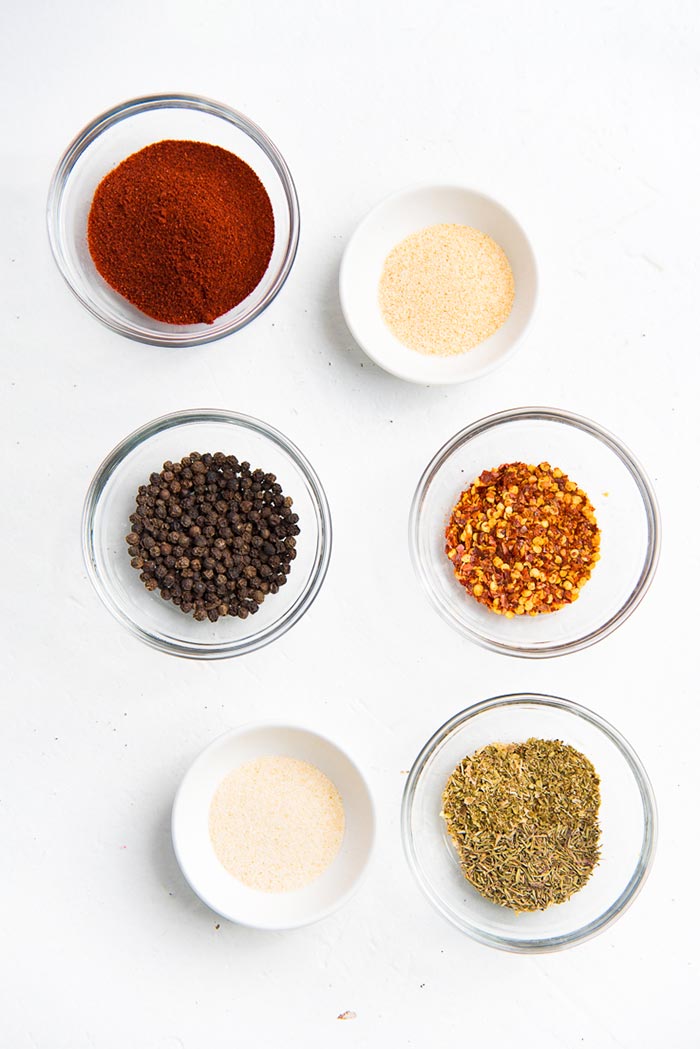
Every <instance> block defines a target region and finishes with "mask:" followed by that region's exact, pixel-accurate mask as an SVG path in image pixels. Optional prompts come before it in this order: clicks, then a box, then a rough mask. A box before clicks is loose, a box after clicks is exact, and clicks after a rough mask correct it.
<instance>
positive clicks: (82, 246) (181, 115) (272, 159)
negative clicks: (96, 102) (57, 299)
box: [47, 95, 299, 346]
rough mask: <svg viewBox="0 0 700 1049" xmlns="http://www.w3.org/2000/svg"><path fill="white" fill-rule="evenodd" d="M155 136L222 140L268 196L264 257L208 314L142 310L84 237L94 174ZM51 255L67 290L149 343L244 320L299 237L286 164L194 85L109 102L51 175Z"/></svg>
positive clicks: (283, 275) (279, 281) (186, 339)
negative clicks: (184, 321)
mask: <svg viewBox="0 0 700 1049" xmlns="http://www.w3.org/2000/svg"><path fill="white" fill-rule="evenodd" d="M164 139H181V140H189V141H197V142H208V143H210V144H212V145H215V146H220V147H221V148H223V149H226V150H229V151H230V152H231V153H234V154H235V155H236V156H238V157H240V158H241V160H243V161H245V163H246V164H248V165H249V166H250V167H251V168H252V169H253V171H254V172H255V173H256V174H257V176H258V178H259V179H260V181H261V182H262V184H263V186H264V187H265V190H266V191H267V194H268V196H269V198H270V202H271V204H272V210H273V214H274V222H275V239H274V247H273V251H272V257H271V259H270V262H269V264H268V267H267V270H266V271H265V274H264V276H263V278H262V280H261V281H260V283H259V284H258V285H257V287H256V288H255V289H254V290H253V291H252V292H251V294H250V295H248V297H247V298H245V299H244V300H243V301H242V302H240V303H239V304H238V305H237V306H235V307H234V308H233V309H232V310H229V312H228V313H225V314H223V315H222V316H220V317H218V318H217V319H216V320H215V321H214V322H213V324H188V325H180V324H165V323H163V322H161V321H158V320H154V319H153V318H151V317H148V316H146V314H144V313H142V312H141V311H140V310H138V309H137V308H136V307H135V306H132V305H131V303H130V302H128V301H127V300H126V299H125V298H123V297H122V296H121V295H119V294H118V293H117V292H116V291H114V289H113V288H111V287H110V286H109V284H107V283H106V281H105V280H103V278H102V277H101V276H100V274H99V273H98V271H97V269H96V267H95V264H94V262H93V260H92V257H91V255H90V252H89V250H88V245H87V235H86V232H87V220H88V214H89V212H90V205H91V203H92V199H93V196H94V193H95V190H96V189H97V186H98V185H99V183H100V182H101V181H102V179H103V178H104V177H105V175H107V174H108V173H109V172H110V171H112V169H113V168H115V167H116V166H117V165H118V164H120V163H121V162H122V161H123V160H125V159H126V158H127V157H128V156H130V155H131V154H133V153H136V152H138V151H139V150H141V149H143V148H144V147H145V146H148V145H151V144H152V143H154V142H160V141H162V140H164ZM47 223H48V232H49V241H50V243H51V249H52V251H53V255H54V258H55V260H56V264H57V265H58V268H59V270H60V271H61V273H62V275H63V277H64V279H65V281H66V283H67V284H68V286H69V288H70V289H71V291H72V292H73V293H74V295H75V296H76V298H78V299H79V300H80V302H81V303H82V304H83V306H85V308H86V309H87V310H89V312H90V313H91V314H92V315H93V316H94V317H96V318H97V319H98V320H100V321H102V323H103V324H105V325H106V326H107V327H108V328H111V329H112V331H116V332H119V333H120V334H121V335H126V336H127V337H128V338H130V339H136V340H137V341H139V342H145V343H150V344H152V345H155V346H197V345H201V344H203V343H208V342H213V341H215V340H216V339H221V338H223V337H224V336H226V335H230V334H231V333H232V332H235V331H238V330H239V329H240V328H242V327H244V326H245V325H246V324H248V323H250V321H252V320H253V319H254V318H255V317H257V316H258V314H259V313H261V312H262V311H263V310H264V309H265V307H266V306H268V305H269V304H270V303H271V302H272V300H273V299H274V298H275V296H276V295H277V293H278V292H279V290H280V288H281V287H282V285H283V284H284V282H285V280H286V279H287V276H288V275H289V271H290V270H291V267H292V264H293V262H294V257H295V255H296V250H297V244H298V240H299V202H298V199H297V193H296V189H295V187H294V182H293V181H292V176H291V174H290V172H289V168H288V167H287V164H286V163H285V160H284V158H283V157H282V155H281V153H280V152H279V150H278V149H277V147H276V146H275V145H274V143H273V142H271V141H270V139H269V138H268V137H267V135H266V134H265V132H264V131H262V130H261V129H260V128H259V127H258V126H257V125H256V124H254V123H253V122H252V121H250V120H248V118H247V117H245V116H243V114H242V113H238V112H237V111H236V110H234V109H230V108H229V107H228V106H224V105H222V104H221V103H219V102H212V101H210V100H209V99H205V98H199V97H197V96H194V95H158V96H152V97H147V98H140V99H135V100H133V101H130V102H125V103H124V104H123V105H120V106H116V107H115V108H114V109H111V110H110V111H109V112H107V113H103V114H102V115H101V116H99V117H97V118H96V119H95V120H93V121H92V122H91V123H90V124H89V125H88V126H87V127H86V128H85V129H84V130H83V131H81V133H80V134H79V135H78V136H77V137H76V138H75V139H74V140H73V142H71V144H70V145H69V146H68V148H67V150H66V151H65V153H64V155H63V157H62V158H61V160H60V162H59V164H58V167H57V168H56V171H55V173H54V176H53V180H52V182H51V187H50V190H49V197H48V204H47Z"/></svg>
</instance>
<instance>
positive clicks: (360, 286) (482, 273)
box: [339, 185, 537, 385]
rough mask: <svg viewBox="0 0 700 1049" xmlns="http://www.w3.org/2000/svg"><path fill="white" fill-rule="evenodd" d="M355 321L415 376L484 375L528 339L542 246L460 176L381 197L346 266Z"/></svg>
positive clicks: (345, 303) (368, 343)
mask: <svg viewBox="0 0 700 1049" xmlns="http://www.w3.org/2000/svg"><path fill="white" fill-rule="evenodd" d="M339 289H340V303H341V307H342V310H343V314H344V316H345V321H346V323H347V325H348V327H349V329H350V331H351V333H352V335H353V336H354V338H355V340H356V341H357V342H358V343H359V345H360V346H361V347H362V348H363V350H364V351H365V353H366V354H367V355H368V356H369V357H371V358H372V360H374V361H375V362H376V363H377V364H378V365H380V367H382V368H384V370H385V371H388V372H390V373H391V374H392V375H396V376H398V377H399V378H401V379H406V380H408V381H410V382H415V383H422V384H425V385H442V384H451V383H461V382H467V381H468V380H470V379H476V378H479V377H480V376H482V375H485V374H486V373H487V372H490V371H491V370H492V369H494V368H497V367H499V366H500V365H501V364H503V363H504V362H505V361H506V360H507V359H508V358H509V357H510V356H511V355H512V354H513V353H514V352H515V351H516V349H517V348H518V347H519V346H520V345H521V344H522V341H523V339H524V336H525V333H526V331H527V329H528V327H529V324H530V321H531V319H532V316H533V314H534V310H535V303H536V299H537V266H536V262H535V256H534V253H533V250H532V246H531V245H530V242H529V240H528V238H527V235H526V234H525V232H524V230H523V229H522V227H521V226H520V224H519V223H518V222H517V220H516V219H515V218H514V217H513V215H511V213H510V212H509V211H507V210H506V208H504V207H503V206H502V205H501V204H499V203H498V202H497V201H495V200H493V199H492V198H491V197H488V196H486V195H484V194H483V193H478V192H477V191H476V190H472V189H467V188H465V187H463V186H456V185H423V186H416V187H414V188H412V189H407V190H403V191H401V192H399V193H395V194H394V195H393V196H390V197H388V198H387V199H386V200H384V201H382V202H381V203H380V204H378V205H377V207H375V208H374V209H373V210H372V211H371V212H370V213H369V214H368V215H367V216H366V218H365V219H364V220H363V221H362V222H361V223H360V225H359V226H358V227H357V229H356V230H355V233H354V234H353V236H352V238H351V239H350V241H349V243H348V246H347V248H346V249H345V253H344V255H343V260H342V263H341V267H340V283H339Z"/></svg>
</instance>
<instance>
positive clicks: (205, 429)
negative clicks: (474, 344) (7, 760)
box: [82, 410, 332, 659]
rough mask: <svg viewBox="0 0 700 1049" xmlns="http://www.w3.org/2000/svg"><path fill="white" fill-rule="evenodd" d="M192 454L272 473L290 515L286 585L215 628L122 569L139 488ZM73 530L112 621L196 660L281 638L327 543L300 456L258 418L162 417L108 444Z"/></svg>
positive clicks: (307, 599)
mask: <svg viewBox="0 0 700 1049" xmlns="http://www.w3.org/2000/svg"><path fill="white" fill-rule="evenodd" d="M191 451H198V452H200V453H203V452H217V451H222V452H224V453H225V454H226V455H236V456H237V457H238V459H239V460H240V461H241V462H243V461H244V460H247V461H248V462H250V464H251V466H252V467H253V468H254V469H255V468H258V467H260V468H261V469H264V470H265V471H266V472H271V473H274V474H276V475H277V478H278V481H279V483H280V484H281V485H282V489H283V491H284V493H285V495H288V496H291V498H292V499H293V500H294V511H295V513H298V515H299V529H300V534H299V537H298V540H297V548H296V549H297V557H296V559H295V560H294V561H293V562H292V569H291V572H290V574H289V576H288V578H287V583H286V585H285V586H283V587H282V588H281V589H280V591H279V593H277V594H270V595H268V597H267V598H266V600H265V601H264V602H263V604H262V605H261V606H260V608H259V609H258V611H257V613H256V614H255V615H251V616H248V618H247V619H245V620H241V619H238V618H237V617H233V616H224V617H222V618H221V619H219V620H218V621H217V622H216V623H210V622H209V621H206V622H204V623H199V622H197V621H195V620H194V619H193V617H192V616H188V615H185V614H184V613H183V612H181V611H180V610H179V609H178V608H176V607H175V606H173V605H172V603H171V602H170V601H163V600H162V599H161V598H160V596H159V594H158V592H157V591H152V592H151V591H148V590H146V588H145V587H144V585H143V583H142V582H141V580H140V579H139V573H138V572H137V571H136V570H135V569H134V568H132V566H131V564H130V559H129V556H128V551H127V546H126V543H125V536H126V535H127V534H128V533H129V531H130V527H131V526H130V524H129V516H130V514H132V513H133V512H134V508H135V499H136V492H137V489H138V487H139V485H141V484H146V483H148V478H149V476H150V474H151V473H153V472H154V471H156V472H157V471H159V470H161V469H162V468H163V463H164V462H165V461H166V460H168V459H169V460H172V461H177V460H179V459H181V458H182V457H183V456H185V455H188V454H189V452H191ZM82 531H83V555H84V558H85V564H86V566H87V570H88V575H89V576H90V579H91V581H92V583H93V585H94V587H95V589H96V590H97V593H98V594H99V596H100V598H101V599H102V601H103V602H104V604H105V605H106V606H107V608H108V609H109V610H110V612H111V613H112V615H114V616H115V618H116V619H118V620H119V622H120V623H122V625H123V626H125V627H126V628H127V629H128V630H130V631H131V633H132V634H135V635H136V637H139V638H140V639H141V640H142V641H145V642H146V643H147V644H149V645H152V646H153V647H154V648H158V649H160V650H161V651H163V652H168V653H171V654H173V655H179V656H190V657H193V658H197V659H221V658H225V657H229V656H240V655H243V654H245V653H247V652H252V651H254V650H255V649H257V648H261V647H262V646H263V645H267V644H269V643H270V642H271V641H274V640H276V639H277V638H279V637H281V636H282V635H283V634H285V633H286V632H287V630H289V628H290V627H292V626H293V625H294V624H295V623H297V622H298V621H299V620H300V619H301V617H302V616H303V615H304V613H305V612H306V611H307V610H308V609H309V608H310V606H311V604H312V603H313V601H314V599H315V598H316V596H317V594H318V592H319V590H320V588H321V585H322V583H323V580H324V578H325V575H326V571H327V569H328V561H329V558H330V552H331V540H332V528H331V517H330V510H329V508H328V501H327V499H326V496H325V493H324V491H323V488H322V486H321V482H320V481H319V479H318V477H317V475H316V473H315V471H314V469H313V467H312V466H311V464H310V463H309V461H308V460H307V459H306V458H305V456H304V455H303V454H302V453H301V452H300V451H299V449H298V448H297V447H296V446H295V445H294V444H292V442H291V441H290V440H288V438H286V437H285V436H284V435H283V434H281V433H280V432H279V430H275V429H273V427H271V426H269V425H268V424H267V423H264V422H261V421H260V420H259V419H252V418H250V417H249V416H247V415H238V414H236V413H234V412H227V411H217V410H209V411H206V410H201V411H197V410H193V411H184V412H176V413H174V414H172V415H165V416H162V417H161V418H159V419H154V420H153V422H150V423H147V424H146V425H145V426H142V427H141V428H140V429H138V430H136V431H135V432H134V433H132V434H130V435H129V436H128V437H127V438H125V439H124V440H123V441H122V442H121V443H120V444H119V445H117V447H116V448H115V449H114V450H113V451H112V452H110V454H109V455H108V456H107V458H106V459H105V461H104V462H103V463H102V465H101V466H100V468H99V470H98V471H97V474H96V475H95V478H94V480H93V482H92V484H91V485H90V488H89V490H88V493H87V497H86V500H85V508H84V511H83V527H82Z"/></svg>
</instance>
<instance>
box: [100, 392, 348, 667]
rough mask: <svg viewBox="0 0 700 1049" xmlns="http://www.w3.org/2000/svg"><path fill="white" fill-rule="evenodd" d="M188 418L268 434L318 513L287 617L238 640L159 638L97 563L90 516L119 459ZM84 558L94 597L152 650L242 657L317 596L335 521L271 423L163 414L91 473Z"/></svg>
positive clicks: (210, 412)
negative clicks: (121, 600)
mask: <svg viewBox="0 0 700 1049" xmlns="http://www.w3.org/2000/svg"><path fill="white" fill-rule="evenodd" d="M191 422H224V423H231V424H233V425H235V426H242V427H244V428H245V429H248V430H251V431H253V432H254V433H257V434H259V435H261V436H262V437H265V438H267V439H268V440H270V441H272V442H273V443H274V444H276V445H277V446H278V447H279V448H281V449H282V451H283V452H285V453H286V454H287V455H288V456H289V457H290V458H291V459H292V461H293V462H294V464H295V465H296V466H297V468H298V469H299V471H300V472H301V474H302V476H303V477H304V480H305V482H306V484H307V487H308V490H309V493H310V496H311V500H312V502H313V503H314V505H315V508H316V511H317V513H318V517H319V522H320V523H319V530H318V553H317V556H316V558H315V566H314V568H313V571H312V572H311V575H310V577H309V580H308V582H307V583H306V586H305V587H304V589H303V590H302V591H301V593H300V595H299V597H298V598H297V599H296V601H295V602H294V604H293V605H292V606H291V608H289V609H288V610H287V612H286V613H285V615H283V616H282V617H281V618H279V619H276V620H274V621H273V622H272V623H271V624H270V625H269V626H268V627H266V628H264V629H263V630H261V631H258V632H257V633H255V634H252V635H251V636H250V637H248V638H246V639H244V640H243V641H241V642H234V643H232V642H229V641H224V642H220V643H218V644H216V645H207V646H204V647H203V646H201V645H198V644H197V643H195V642H190V641H184V640H181V641H172V640H170V639H166V638H164V637H162V636H161V635H160V634H158V633H157V632H155V631H153V632H152V631H149V630H146V629H145V628H144V627H142V626H140V625H139V624H138V623H136V622H135V621H134V620H133V619H131V618H130V617H129V616H128V615H126V613H125V612H123V611H122V609H121V608H120V607H119V605H118V604H117V602H116V601H115V600H114V598H113V597H112V594H111V592H110V588H109V586H108V585H107V584H106V583H105V581H104V579H103V577H102V575H101V574H100V573H99V571H98V570H97V567H96V558H95V542H94V528H93V525H94V519H95V513H96V510H97V506H98V504H99V501H100V498H101V496H102V493H103V492H104V489H105V487H106V485H107V483H108V482H109V480H110V478H111V477H112V475H113V473H114V470H115V469H116V468H117V467H118V466H119V464H120V463H122V462H123V461H124V460H125V459H126V457H127V456H128V455H130V453H131V452H132V451H134V450H135V449H136V448H138V447H140V445H142V444H143V443H144V442H145V441H147V440H148V439H149V438H150V437H153V436H155V435H157V434H160V433H163V432H165V431H166V430H170V429H173V428H174V427H176V426H179V425H181V424H183V423H191ZM81 536H82V549H83V562H84V564H85V568H86V570H87V574H88V577H89V579H90V582H91V583H92V585H93V587H94V589H95V591H96V592H97V595H98V597H99V598H100V600H101V601H102V603H103V604H104V605H105V607H106V608H107V609H108V610H109V611H110V612H111V613H112V615H113V616H114V618H115V619H116V620H117V621H118V622H119V623H121V625H122V626H124V627H126V629H127V630H128V631H129V633H131V634H132V635H134V636H135V637H138V638H140V640H141V641H144V642H145V643H146V644H147V645H150V646H151V647H152V648H156V649H158V650H159V651H161V652H167V653H169V654H171V655H176V656H184V657H188V658H190V659H226V658H232V657H235V656H242V655H246V654H247V653H249V652H255V651H256V650H257V649H259V648H263V647H264V646H265V645H267V644H269V643H270V642H271V641H275V640H277V638H279V637H282V635H283V634H286V632H287V631H288V630H289V629H290V628H291V627H292V626H294V624H295V623H297V622H298V621H299V620H300V619H301V618H302V616H303V615H304V614H305V613H306V612H307V611H308V609H309V608H310V607H311V605H312V604H313V603H314V601H315V600H316V598H317V596H318V593H319V591H320V589H321V587H322V585H323V582H324V580H325V578H326V573H327V571H328V565H329V562H330V555H331V548H332V545H333V525H332V521H331V513H330V507H329V505H328V499H327V497H326V493H325V491H324V489H323V485H322V484H321V481H320V480H319V477H318V475H317V473H316V471H315V470H314V468H313V467H312V465H311V463H310V462H309V461H308V459H307V458H306V456H305V455H304V454H303V452H301V451H300V450H299V448H297V446H296V445H295V444H293V443H292V441H290V440H289V438H287V437H285V435H284V434H283V433H282V432H281V431H280V430H277V429H275V427H273V426H270V425H269V424H268V423H265V422H263V421H262V420H261V419H256V418H255V417H254V416H251V415H243V414H241V413H239V412H231V411H227V410H225V409H219V408H209V409H204V408H190V409H186V410H184V411H179V412H171V413H169V414H168V415H161V416H159V417H158V418H157V419H153V420H151V422H148V423H145V424H144V425H143V426H140V427H138V429H136V430H134V431H133V432H132V433H130V434H129V435H128V436H127V437H125V438H124V439H123V440H122V441H120V442H119V444H117V445H116V446H115V447H114V448H113V449H112V451H111V452H109V454H108V455H107V456H106V458H105V459H104V460H103V461H102V463H101V464H100V465H99V466H98V468H97V470H96V472H95V475H94V477H93V479H92V481H91V482H90V486H89V488H88V491H87V494H86V496H85V502H84V505H83V515H82V524H81Z"/></svg>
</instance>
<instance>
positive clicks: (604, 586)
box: [409, 408, 661, 658]
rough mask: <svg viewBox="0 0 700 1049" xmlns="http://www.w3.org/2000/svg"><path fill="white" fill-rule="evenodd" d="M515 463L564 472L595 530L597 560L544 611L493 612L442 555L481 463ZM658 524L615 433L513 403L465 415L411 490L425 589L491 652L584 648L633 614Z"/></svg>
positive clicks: (635, 465)
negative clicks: (465, 422)
mask: <svg viewBox="0 0 700 1049" xmlns="http://www.w3.org/2000/svg"><path fill="white" fill-rule="evenodd" d="M514 463H515V464H523V463H524V464H532V465H534V466H536V467H537V466H538V465H539V464H549V465H550V466H551V467H552V469H556V470H557V471H563V473H564V474H566V475H567V476H568V478H570V479H571V481H572V483H573V486H574V489H577V486H580V487H578V489H577V490H578V492H579V494H580V495H581V496H584V497H585V496H587V497H588V500H590V504H592V508H593V511H594V513H595V519H596V521H597V525H598V528H599V544H600V546H599V551H596V557H597V560H596V562H595V564H594V565H593V567H592V570H591V572H590V577H589V578H588V579H587V581H584V582H583V584H582V585H581V587H580V592H579V593H578V597H577V599H576V600H574V601H572V602H571V603H570V604H567V605H566V606H565V607H561V608H559V609H558V610H557V611H552V612H548V613H546V614H541V613H540V614H517V615H512V614H511V615H510V616H508V615H499V614H496V613H495V612H494V611H492V609H491V608H489V607H485V604H484V603H483V601H479V600H477V598H476V597H474V596H472V595H471V594H470V593H469V592H468V591H467V589H465V586H463V585H462V583H461V582H460V581H458V575H459V573H456V572H455V566H454V564H453V561H452V560H450V558H449V556H448V550H447V546H448V544H447V542H446V530H447V528H448V524H449V522H450V518H451V515H452V513H453V508H454V507H455V506H456V504H457V503H458V502H459V501H460V497H461V495H462V493H463V492H464V491H465V490H466V489H468V488H469V487H470V486H471V485H472V483H473V482H474V481H475V480H476V479H477V478H480V477H481V475H482V474H483V472H484V471H494V472H497V471H498V469H499V467H500V466H501V465H503V464H514ZM660 532H661V527H660V520H659V511H658V507H657V503H656V498H655V495H654V492H653V489H652V486H651V484H650V482H649V479H648V477H647V475H646V473H645V472H644V470H643V468H642V467H641V465H640V464H639V462H638V461H637V460H636V458H635V457H634V456H633V455H632V453H631V452H630V451H629V449H627V448H626V447H625V446H624V445H623V444H622V443H621V442H620V441H619V440H618V439H617V438H616V437H614V436H613V435H612V434H611V433H609V432H608V431H607V430H604V429H603V428H602V427H601V426H598V425H597V423H594V422H591V421H590V420H589V419H585V418H583V417H581V416H577V415H573V414H571V413H569V412H566V411H561V410H558V409H554V408H517V409H514V410H512V411H505V412H500V413H498V414H496V415H491V416H489V417H487V418H485V419H480V420H478V421H477V422H475V423H472V424H471V425H469V426H467V427H466V428H465V429H464V430H461V431H460V432H459V433H457V434H455V436H454V437H452V438H451V439H450V440H449V441H448V442H447V444H445V445H444V447H443V448H441V449H440V451H439V452H437V454H436V455H435V456H434V457H433V459H432V461H431V462H430V464H429V465H428V467H427V468H426V470H425V471H424V473H423V476H422V477H421V479H420V482H419V484H418V487H417V490H416V494H415V496H414V500H413V505H412V507H411V513H410V521H409V545H410V550H411V558H412V561H413V565H414V568H415V570H416V573H417V575H418V578H419V580H420V582H421V584H422V586H423V589H424V590H425V592H426V594H427V595H428V598H429V599H430V602H431V603H432V605H433V607H434V608H435V609H436V610H437V611H438V612H439V613H440V615H441V616H442V617H443V619H445V620H446V622H448V623H449V624H450V626H452V627H453V628H454V629H455V630H457V631H458V632H459V633H461V634H462V635H463V636H465V637H467V638H469V639H470V640H471V641H474V642H476V643H477V644H480V645H482V646H483V647H484V648H488V649H490V650H492V651H494V652H501V653H504V654H506V655H513V656H526V657H531V658H538V657H546V656H559V655H564V654H566V653H568V652H575V651H577V650H579V649H582V648H586V647H588V646H589V645H592V644H594V643H595V642H597V641H600V640H601V639H602V638H604V637H606V636H607V635H608V634H610V633H611V632H612V631H613V630H615V629H616V628H617V627H618V626H620V624H621V623H623V622H624V621H625V620H626V619H627V618H628V616H630V615H631V614H632V612H633V611H634V609H635V608H636V607H637V605H638V604H639V602H640V601H641V600H642V598H643V597H644V595H645V594H646V592H647V590H648V589H649V586H650V584H651V581H652V579H653V576H654V573H655V571H656V565H657V562H658V557H659V549H660ZM452 554H453V558H454V551H452ZM518 567H519V568H522V567H523V566H522V565H518ZM524 567H525V569H526V570H528V569H529V568H531V567H532V566H528V565H525V566H524Z"/></svg>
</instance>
